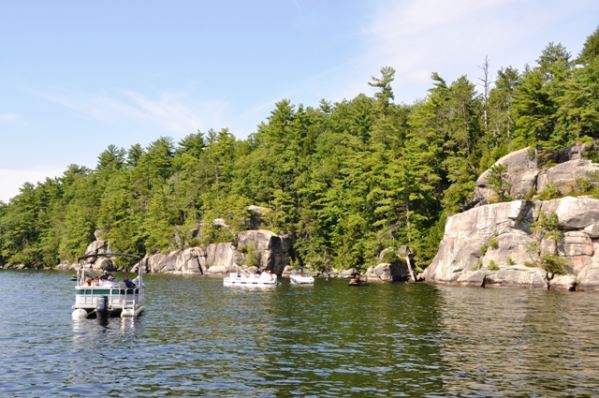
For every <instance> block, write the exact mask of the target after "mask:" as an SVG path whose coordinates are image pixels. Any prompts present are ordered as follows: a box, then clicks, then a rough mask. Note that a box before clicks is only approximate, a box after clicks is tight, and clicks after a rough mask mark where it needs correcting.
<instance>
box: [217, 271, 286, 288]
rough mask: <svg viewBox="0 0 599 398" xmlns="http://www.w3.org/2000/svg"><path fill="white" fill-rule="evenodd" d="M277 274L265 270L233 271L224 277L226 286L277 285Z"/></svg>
mask: <svg viewBox="0 0 599 398" xmlns="http://www.w3.org/2000/svg"><path fill="white" fill-rule="evenodd" d="M277 283H278V281H277V276H276V275H275V274H273V273H271V272H268V271H265V272H262V273H261V274H259V275H258V274H250V273H238V272H231V273H229V275H227V276H225V278H224V279H223V285H224V286H276V285H277Z"/></svg>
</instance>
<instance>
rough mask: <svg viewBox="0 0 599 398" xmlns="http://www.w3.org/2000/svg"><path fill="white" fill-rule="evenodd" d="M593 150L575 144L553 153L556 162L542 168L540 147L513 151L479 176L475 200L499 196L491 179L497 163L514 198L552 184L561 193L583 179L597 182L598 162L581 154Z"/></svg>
mask: <svg viewBox="0 0 599 398" xmlns="http://www.w3.org/2000/svg"><path fill="white" fill-rule="evenodd" d="M589 150H592V148H586V147H585V146H584V145H575V146H573V147H571V148H566V149H564V150H562V151H559V152H555V153H552V154H551V156H550V157H549V161H551V162H558V164H557V165H554V166H551V167H545V168H542V167H540V166H539V157H546V156H547V155H546V154H545V155H543V156H541V155H540V154H539V153H538V151H537V150H535V149H532V148H524V149H520V150H518V151H514V152H511V153H509V154H507V155H505V156H503V157H502V158H500V159H499V160H497V162H495V164H494V165H493V166H492V167H491V168H490V169H488V170H486V171H485V172H484V173H482V174H481V175H480V177H479V178H478V179H477V180H476V188H475V191H474V193H475V202H476V203H477V204H478V205H484V204H488V203H492V202H493V201H495V200H497V197H498V193H497V192H494V190H493V187H492V186H491V183H490V176H491V169H492V168H493V167H494V166H502V167H504V168H505V172H504V174H503V178H504V179H505V182H506V183H507V186H508V187H509V189H508V192H506V194H507V195H509V196H510V197H511V198H513V199H525V198H526V197H528V196H529V195H530V194H531V193H533V192H542V191H543V190H545V189H547V188H548V187H549V186H550V185H552V186H553V187H554V188H555V189H556V190H557V191H558V192H559V193H560V194H561V195H568V194H570V193H572V192H574V191H576V190H577V189H578V188H579V185H580V184H581V183H587V184H588V183H595V182H593V181H592V177H593V176H595V175H597V174H598V173H599V165H598V164H595V163H593V162H591V161H590V160H586V159H583V158H582V154H583V153H584V152H585V151H589Z"/></svg>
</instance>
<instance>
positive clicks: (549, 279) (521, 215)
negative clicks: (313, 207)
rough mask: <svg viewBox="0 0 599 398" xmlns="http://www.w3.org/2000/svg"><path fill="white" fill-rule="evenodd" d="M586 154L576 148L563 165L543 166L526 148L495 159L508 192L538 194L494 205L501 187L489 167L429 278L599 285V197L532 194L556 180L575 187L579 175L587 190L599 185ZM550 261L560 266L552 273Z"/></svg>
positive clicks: (566, 188) (454, 221)
mask: <svg viewBox="0 0 599 398" xmlns="http://www.w3.org/2000/svg"><path fill="white" fill-rule="evenodd" d="M575 148H576V147H575ZM583 149H584V148H583ZM581 152H582V150H581V149H579V150H572V149H570V150H569V151H566V152H565V153H567V154H568V156H567V157H566V158H565V159H562V160H564V161H563V162H562V163H558V164H552V165H551V167H545V168H542V167H539V166H538V163H539V162H538V158H537V154H536V153H535V151H531V150H527V149H524V150H520V151H517V152H514V153H511V154H509V155H507V156H505V157H504V158H502V159H500V160H499V161H498V162H497V163H496V165H498V164H499V165H503V167H504V168H503V171H504V172H505V175H504V178H505V179H506V180H507V181H508V184H506V185H504V187H506V190H507V191H508V192H507V194H509V196H511V197H516V198H517V197H529V198H531V199H532V200H523V199H520V200H513V201H509V202H503V203H495V204H488V203H489V202H490V201H491V199H496V195H497V192H494V191H493V189H492V188H491V187H490V185H489V183H488V182H489V174H490V171H489V170H488V171H487V172H485V173H483V174H482V175H481V177H480V178H479V179H478V181H477V188H476V195H477V198H478V205H477V207H474V208H472V209H470V210H468V211H465V212H463V213H460V214H456V215H454V216H452V217H450V218H449V219H448V221H447V224H446V226H445V234H444V236H443V239H442V241H441V244H440V247H439V251H438V253H437V255H436V257H435V258H434V259H433V262H432V263H431V264H430V265H429V267H428V268H427V269H426V270H425V272H424V273H423V277H424V278H425V279H426V280H428V281H434V282H444V283H459V284H467V285H479V286H481V285H482V286H486V285H501V286H507V285H514V286H539V287H546V286H553V287H561V288H568V289H575V288H581V289H591V288H599V200H597V199H594V198H592V197H589V196H577V197H573V196H566V197H562V198H559V199H552V200H534V195H533V194H534V192H543V190H544V189H546V187H547V186H548V185H550V184H551V185H552V186H553V188H552V189H554V190H555V191H556V194H558V195H564V194H569V193H572V192H575V191H576V190H577V189H579V186H580V185H581V181H583V182H584V185H585V186H587V188H588V186H589V185H592V184H594V183H595V179H594V174H595V173H597V171H599V165H596V164H594V163H592V162H591V161H589V160H584V159H582V158H581V157H580V156H579V155H580V153H581ZM556 264H557V265H556ZM552 266H554V267H556V269H558V272H548V270H550V271H552V270H553V268H551V267H552ZM560 271H562V272H560ZM560 273H563V274H562V275H559V274H560Z"/></svg>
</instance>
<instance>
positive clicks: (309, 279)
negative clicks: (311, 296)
mask: <svg viewBox="0 0 599 398" xmlns="http://www.w3.org/2000/svg"><path fill="white" fill-rule="evenodd" d="M289 280H290V282H291V284H292V285H313V284H314V277H313V276H311V275H290V276H289Z"/></svg>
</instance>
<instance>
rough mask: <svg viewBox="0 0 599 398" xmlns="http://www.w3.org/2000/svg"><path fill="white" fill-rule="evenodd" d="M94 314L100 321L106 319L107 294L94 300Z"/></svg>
mask: <svg viewBox="0 0 599 398" xmlns="http://www.w3.org/2000/svg"><path fill="white" fill-rule="evenodd" d="M96 314H97V316H98V319H99V320H100V321H104V320H106V319H108V296H101V297H98V300H97V301H96Z"/></svg>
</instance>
